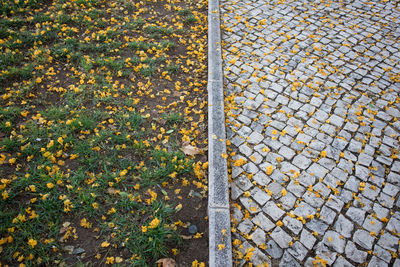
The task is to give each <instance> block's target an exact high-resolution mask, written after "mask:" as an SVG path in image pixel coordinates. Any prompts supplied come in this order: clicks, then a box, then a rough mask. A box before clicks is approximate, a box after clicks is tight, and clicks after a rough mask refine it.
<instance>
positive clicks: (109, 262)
mask: <svg viewBox="0 0 400 267" xmlns="http://www.w3.org/2000/svg"><path fill="white" fill-rule="evenodd" d="M106 264H114V257H107V260H106Z"/></svg>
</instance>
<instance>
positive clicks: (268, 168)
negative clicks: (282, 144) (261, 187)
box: [266, 165, 274, 175]
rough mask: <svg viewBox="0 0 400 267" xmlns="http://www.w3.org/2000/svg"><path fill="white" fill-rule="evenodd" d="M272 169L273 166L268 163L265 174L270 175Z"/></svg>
mask: <svg viewBox="0 0 400 267" xmlns="http://www.w3.org/2000/svg"><path fill="white" fill-rule="evenodd" d="M273 171H274V167H273V166H271V165H269V166H268V167H267V171H266V173H267V175H271V174H272V172H273Z"/></svg>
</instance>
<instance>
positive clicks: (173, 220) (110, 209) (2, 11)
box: [0, 0, 207, 266]
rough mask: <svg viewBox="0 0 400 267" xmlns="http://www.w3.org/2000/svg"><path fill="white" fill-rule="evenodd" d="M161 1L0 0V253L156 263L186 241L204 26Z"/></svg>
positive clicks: (202, 185)
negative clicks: (185, 193)
mask: <svg viewBox="0 0 400 267" xmlns="http://www.w3.org/2000/svg"><path fill="white" fill-rule="evenodd" d="M161 2H162V5H161V6H158V5H156V4H155V3H151V2H148V1H144V2H132V1H126V0H111V1H106V0H61V1H55V2H52V1H50V2H49V1H39V0H26V1H21V0H20V1H5V0H0V51H1V53H0V96H1V97H0V103H1V104H0V107H1V108H0V165H1V168H0V221H1V224H0V259H1V260H0V265H1V266H3V265H10V266H14V265H17V264H25V265H26V266H67V265H68V266H70V265H71V266H79V265H82V266H91V265H92V266H100V265H104V264H107V265H111V264H115V265H124V266H125V265H127V266H154V264H155V262H156V261H157V260H158V259H160V258H162V257H175V256H176V254H178V256H179V253H178V248H181V247H182V246H184V245H183V244H184V242H188V241H183V240H182V238H181V234H182V232H184V231H185V229H186V228H185V227H187V225H186V223H184V222H182V221H181V218H180V217H177V216H179V212H180V210H181V209H182V205H179V204H180V203H181V202H183V201H182V197H181V196H180V195H179V192H180V190H181V189H182V187H188V186H191V187H192V190H197V191H199V192H201V194H203V195H205V192H206V190H207V182H206V176H205V170H206V169H207V163H206V160H204V157H202V156H203V155H196V156H190V155H185V154H184V153H183V152H182V151H181V149H180V148H181V147H182V146H183V144H187V143H188V142H190V143H191V144H192V145H193V146H198V147H200V148H204V147H205V146H206V140H205V139H206V135H205V134H203V132H199V131H198V130H197V128H198V126H199V125H202V124H204V120H205V117H206V114H205V113H206V112H205V110H206V107H207V105H206V100H205V95H204V92H205V85H206V81H205V73H206V62H205V58H206V57H205V54H204V53H205V52H204V51H207V50H206V49H205V47H204V45H205V44H206V43H207V42H206V39H205V38H206V33H207V31H206V28H205V27H203V25H201V24H200V23H199V24H196V23H198V22H197V21H193V22H190V23H192V29H191V31H183V30H182V29H183V28H184V26H185V25H184V24H185V23H186V22H188V21H185V20H186V19H187V18H188V17H189V16H190V15H191V14H192V13H190V14H186V13H185V14H183V15H179V14H178V13H179V12H172V13H171V10H179V9H180V8H181V6H184V7H185V8H186V9H188V10H189V9H190V10H192V9H193V8H194V6H193V5H194V4H192V3H191V2H190V1H182V2H176V3H175V2H174V1H172V2H171V1H166V0H162V1H161ZM196 6H197V7H196V8H198V9H199V13H198V14H202V15H201V16H203V18H205V17H206V7H207V5H206V2H205V1H201V2H199V3H196ZM154 15H155V16H154ZM196 16H198V15H196ZM178 71H179V73H180V74H179V76H178V75H177V73H178ZM200 148H199V150H200ZM200 159H201V160H200ZM184 208H186V207H184ZM187 208H188V209H191V210H193V208H192V207H187ZM201 216H202V217H203V220H204V217H205V216H206V215H205V213H204V214H202V215H201ZM190 219H191V218H187V219H185V220H190ZM204 224H206V222H204ZM204 230H205V229H203V230H202V231H204ZM192 238H193V240H195V239H200V238H202V234H201V233H198V235H193V236H192ZM204 242H206V240H205V239H204ZM178 256H177V257H178ZM193 260H194V259H193ZM203 261H204V259H203Z"/></svg>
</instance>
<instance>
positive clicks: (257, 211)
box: [221, 0, 400, 267]
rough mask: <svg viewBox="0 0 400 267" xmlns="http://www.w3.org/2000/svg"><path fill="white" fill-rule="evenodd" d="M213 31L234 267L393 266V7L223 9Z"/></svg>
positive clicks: (396, 127) (249, 4) (398, 164)
mask: <svg viewBox="0 0 400 267" xmlns="http://www.w3.org/2000/svg"><path fill="white" fill-rule="evenodd" d="M221 20H222V24H224V27H223V34H222V46H223V55H224V57H223V62H224V66H223V70H224V75H225V83H224V84H225V88H224V89H225V106H226V121H227V124H226V127H227V133H228V134H227V138H228V140H229V141H230V145H229V146H228V155H229V157H228V162H230V166H232V167H231V170H230V172H229V173H230V179H231V201H232V227H233V228H234V229H235V230H236V229H237V231H236V234H235V236H236V237H237V238H238V239H239V240H241V244H239V245H238V246H236V247H235V248H234V250H235V249H236V250H238V251H240V252H241V253H242V254H240V253H236V254H235V261H237V263H238V264H239V263H240V264H242V265H246V264H247V265H248V263H250V262H251V263H253V265H257V264H259V265H262V264H263V263H268V264H271V261H270V260H269V259H273V261H272V263H273V264H275V263H276V265H279V266H285V267H287V266H314V265H313V262H314V263H321V262H324V261H325V262H324V263H326V264H327V265H329V266H361V265H364V266H367V265H368V266H396V264H397V265H400V263H399V260H398V259H396V258H395V257H394V255H396V254H399V253H400V250H399V237H400V226H399V225H400V215H399V208H400V199H399V195H400V160H399V157H398V152H399V140H400V139H399V138H400V121H399V120H398V118H399V117H400V104H399V103H400V97H399V95H400V45H399V44H400V31H399V27H398V21H399V20H400V7H399V4H398V3H397V2H396V1H384V0H382V1H380V0H373V1H370V2H365V1H362V0H346V1H330V2H326V1H311V0H306V1H295V0H293V1H287V0H283V1H265V0H262V1H258V0H244V1H234V0H222V1H221ZM240 159H242V160H240ZM238 160H240V161H243V160H244V162H245V164H243V165H241V166H238V165H240V164H235V163H237V162H238ZM238 207H240V209H239V208H238ZM251 249H253V251H252V255H253V256H252V257H250V256H249V255H250V254H249V253H248V252H249V251H250V250H251ZM246 250H247V252H246ZM240 255H241V256H240ZM245 255H246V256H245ZM321 265H322V264H321ZM274 266H275V265H274Z"/></svg>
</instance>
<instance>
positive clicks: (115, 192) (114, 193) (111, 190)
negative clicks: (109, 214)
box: [107, 187, 118, 195]
mask: <svg viewBox="0 0 400 267" xmlns="http://www.w3.org/2000/svg"><path fill="white" fill-rule="evenodd" d="M107 193H108V194H110V195H116V194H118V190H117V189H115V188H114V187H109V188H107Z"/></svg>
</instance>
